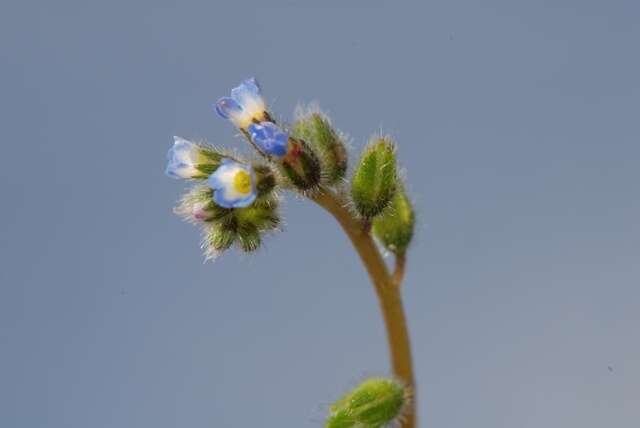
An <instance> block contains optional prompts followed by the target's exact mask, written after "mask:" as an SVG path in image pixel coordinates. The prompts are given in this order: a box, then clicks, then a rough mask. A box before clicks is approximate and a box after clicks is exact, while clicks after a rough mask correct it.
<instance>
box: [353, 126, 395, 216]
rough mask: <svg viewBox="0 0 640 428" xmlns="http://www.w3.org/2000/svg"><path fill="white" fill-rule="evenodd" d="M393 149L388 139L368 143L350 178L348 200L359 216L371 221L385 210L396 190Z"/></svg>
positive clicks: (377, 139)
mask: <svg viewBox="0 0 640 428" xmlns="http://www.w3.org/2000/svg"><path fill="white" fill-rule="evenodd" d="M396 170H397V167H396V154H395V146H394V144H393V142H392V141H391V139H390V138H389V137H379V138H375V139H373V140H371V141H370V142H369V144H368V145H367V147H365V149H364V151H363V153H362V156H361V157H360V161H359V162H358V165H357V166H356V168H355V171H354V173H353V177H352V179H351V198H352V199H353V203H354V205H355V207H356V209H357V211H358V213H360V215H361V216H363V217H365V218H373V217H375V216H377V215H378V214H380V213H381V212H382V210H384V209H385V208H386V207H387V205H388V204H389V202H390V201H391V198H392V197H393V194H394V192H395V190H396V184H397V183H396V182H397V175H396V174H397V171H396Z"/></svg>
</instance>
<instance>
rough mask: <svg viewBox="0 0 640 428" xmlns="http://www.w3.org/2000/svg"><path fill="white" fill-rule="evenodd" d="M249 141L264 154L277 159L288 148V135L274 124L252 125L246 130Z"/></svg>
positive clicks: (285, 152) (284, 153)
mask: <svg viewBox="0 0 640 428" xmlns="http://www.w3.org/2000/svg"><path fill="white" fill-rule="evenodd" d="M247 131H248V132H249V135H251V140H252V141H253V142H254V143H255V144H256V146H258V147H259V148H260V150H262V151H263V152H264V153H266V154H269V155H271V156H275V157H277V158H281V157H283V156H284V155H286V154H287V150H288V147H289V135H287V133H286V132H284V131H283V130H282V129H280V128H279V127H278V125H276V124H275V123H271V122H261V123H260V124H255V123H252V124H251V125H249V128H248V129H247Z"/></svg>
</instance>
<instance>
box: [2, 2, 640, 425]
mask: <svg viewBox="0 0 640 428" xmlns="http://www.w3.org/2000/svg"><path fill="white" fill-rule="evenodd" d="M639 21H640V8H639V7H638V4H637V2H634V1H622V0H614V1H590V0H587V1H578V0H558V1H506V0H504V1H499V0H487V1H472V0H453V1H452V0H446V1H445V0H434V1H428V2H420V3H418V2H415V3H409V2H400V1H398V2H392V1H386V2H381V1H369V2H366V1H329V2H303V1H293V0H290V1H276V2H267V1H262V2H261V1H252V2H249V1H241V2H217V1H182V2H178V1H106V2H93V1H77V2H72V1H50V2H46V1H17V0H9V1H3V2H2V5H1V6H0V76H1V78H0V118H1V119H0V123H1V130H2V136H1V138H2V152H1V153H2V167H1V168H0V192H1V193H0V194H1V195H2V202H1V206H2V209H1V210H0V233H1V235H0V260H1V262H0V263H1V269H0V283H1V287H0V425H1V426H3V427H7V428H39V427H43V428H44V427H54V428H87V427H91V428H102V427H104V428H107V427H117V428H129V427H130V428H134V427H135V428H140V427H153V428H169V427H190V428H196V427H203V428H204V427H225V428H226V427H229V428H233V427H237V428H245V427H318V426H321V425H322V421H323V418H324V416H325V414H326V412H327V408H328V405H329V404H330V403H331V402H332V401H333V400H334V399H336V398H337V397H338V396H339V395H340V394H341V393H342V392H344V391H345V390H346V389H347V388H349V387H351V386H353V385H354V384H356V383H357V382H358V381H360V380H362V379H363V378H365V377H366V376H367V375H370V374H387V373H388V359H387V350H386V341H385V337H384V331H383V326H382V322H381V320H380V316H379V313H378V308H377V303H376V300H375V297H374V293H373V291H372V289H371V286H370V285H369V283H368V281H367V277H366V274H365V272H364V270H363V268H362V267H361V265H360V264H359V261H358V259H357V257H356V255H355V253H354V252H353V250H352V248H351V247H350V244H349V242H348V241H347V240H346V239H345V237H344V236H343V235H342V233H341V232H340V230H339V229H338V227H337V225H336V224H335V223H334V221H333V220H332V219H331V218H330V217H329V216H328V215H327V214H326V213H324V212H322V211H320V210H319V209H317V207H315V206H312V205H311V204H309V203H307V202H305V201H302V200H300V199H297V198H295V197H289V198H288V200H287V202H286V203H285V205H284V207H283V208H284V211H285V216H286V227H285V231H284V232H283V233H281V234H278V235H276V236H273V237H272V238H270V239H268V240H267V242H266V245H265V247H264V248H263V249H262V250H261V251H260V252H258V253H257V254H255V255H251V256H246V255H243V254H240V253H238V252H236V251H232V252H230V253H228V254H225V255H224V256H223V257H222V258H221V259H219V260H217V261H216V262H214V263H206V264H205V263H203V257H202V254H201V251H200V249H199V245H198V244H199V242H198V241H199V233H198V230H197V229H196V228H194V227H192V226H190V225H188V224H185V223H183V222H181V221H180V220H179V219H178V218H177V217H175V216H174V215H173V214H172V206H173V205H174V203H175V201H176V200H177V199H178V197H179V195H180V193H181V191H182V189H183V188H184V187H185V185H184V183H181V182H177V181H174V180H171V179H169V178H167V177H165V176H164V175H163V169H164V162H165V153H166V150H167V149H168V148H169V146H170V145H171V143H172V136H173V135H181V136H184V137H187V138H189V137H202V138H206V139H208V140H209V141H211V142H213V143H217V144H221V145H224V146H227V147H235V148H238V149H239V150H245V151H247V152H248V149H249V148H248V147H247V144H246V143H245V142H243V141H242V140H240V139H238V138H237V137H236V136H235V131H234V130H233V129H232V127H231V126H230V125H229V124H228V123H226V122H225V121H223V120H221V119H220V118H218V117H216V116H215V114H214V113H213V110H212V107H211V106H212V103H213V102H215V100H216V99H217V98H218V97H220V96H222V95H227V94H228V92H229V90H230V89H231V88H232V87H233V86H235V85H236V84H237V83H238V82H239V81H240V80H241V79H244V78H246V77H249V76H252V75H255V76H257V77H258V78H259V79H260V80H261V83H262V85H263V89H264V92H265V95H266V96H267V97H268V99H269V103H270V105H271V107H272V109H273V111H274V112H276V113H277V114H278V115H281V116H282V117H283V118H290V117H291V113H292V111H293V109H294V107H295V105H296V104H297V103H298V102H300V101H311V100H317V101H319V103H320V105H321V106H322V107H324V108H325V109H326V110H328V112H329V113H330V114H331V116H332V117H333V120H334V122H335V124H336V125H337V126H338V127H340V128H341V129H343V130H344V131H346V132H348V133H349V134H350V135H351V137H352V139H353V150H352V157H354V156H356V154H357V152H358V151H359V150H360V149H361V148H362V146H363V145H364V144H365V142H366V140H367V138H368V137H369V136H370V135H371V134H372V133H373V132H376V131H380V130H382V131H383V132H388V133H391V134H392V135H394V136H395V138H396V139H397V141H398V144H399V157H400V160H401V162H402V164H403V166H404V167H405V168H406V175H407V178H408V183H409V188H410V190H411V191H412V194H413V195H414V199H415V203H416V207H417V211H418V222H419V224H418V230H417V235H416V239H415V245H414V247H413V249H412V252H411V254H410V256H409V263H410V264H409V268H408V273H407V278H406V280H407V281H406V285H405V296H406V306H407V311H408V320H409V324H410V328H411V335H412V339H413V344H414V351H415V363H416V370H417V377H418V382H419V388H420V391H419V392H420V396H419V410H420V421H421V426H422V427H427V428H429V427H438V428H444V427H452V428H455V427H468V426H474V427H476V428H495V427H505V428H507V427H508V428H512V427H523V428H525V427H526V428H529V427H530V428H539V427H545V428H553V427H558V428H566V427H580V428H602V427H616V428H635V427H637V424H638V420H640V338H639V334H638V329H639V327H640V290H639V285H640V263H639V258H640V257H639V256H640V192H639V189H638V184H639V183H640V138H639V137H640V120H639V112H640V82H639V76H640V57H639V56H638V46H639V44H640V26H639V25H638V22H639Z"/></svg>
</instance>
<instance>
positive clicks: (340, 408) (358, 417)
mask: <svg viewBox="0 0 640 428" xmlns="http://www.w3.org/2000/svg"><path fill="white" fill-rule="evenodd" d="M407 402H408V394H407V392H406V390H405V387H404V386H403V385H401V384H400V383H398V382H395V381H393V380H390V379H370V380H367V381H365V382H363V383H362V384H360V385H359V386H357V387H356V388H355V389H353V390H352V391H351V392H349V393H347V394H346V395H345V396H344V397H342V398H341V399H340V400H339V401H338V402H337V403H335V404H334V405H333V406H331V413H330V414H329V417H328V418H327V421H326V424H325V426H326V428H352V427H353V428H379V427H381V426H383V425H386V424H390V423H391V422H393V421H395V420H397V418H398V417H400V416H401V415H402V411H403V410H404V408H405V407H406V404H407Z"/></svg>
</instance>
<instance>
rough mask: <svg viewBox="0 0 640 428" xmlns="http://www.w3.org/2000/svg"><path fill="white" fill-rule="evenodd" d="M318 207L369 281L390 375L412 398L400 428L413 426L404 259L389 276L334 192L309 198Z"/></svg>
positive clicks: (363, 231)
mask: <svg viewBox="0 0 640 428" xmlns="http://www.w3.org/2000/svg"><path fill="white" fill-rule="evenodd" d="M311 199H313V201H315V202H316V203H317V204H318V205H320V206H321V207H323V208H324V209H325V210H327V211H329V213H331V214H332V215H333V216H334V217H335V219H336V220H337V221H338V223H339V224H340V226H342V229H343V230H344V231H345V233H346V234H347V236H349V239H350V240H351V243H352V244H353V246H354V248H355V249H356V251H357V252H358V254H359V255H360V259H362V262H363V264H364V266H365V268H366V270H367V273H368V274H369V277H370V278H371V282H372V283H373V286H374V289H375V291H376V295H377V296H378V301H379V303H380V309H381V311H382V317H383V319H384V323H385V327H386V329H387V340H388V342H389V353H390V357H391V367H392V369H393V374H394V375H395V376H396V377H397V378H398V379H399V380H401V381H403V382H405V383H406V384H407V385H408V386H409V388H410V389H411V392H412V395H413V398H412V400H411V403H410V405H409V406H410V407H409V409H408V411H407V413H406V415H405V418H404V420H403V421H402V425H401V427H402V428H414V427H415V424H416V412H415V379H414V376H413V364H412V361H411V344H410V342H409V332H408V329H407V322H406V319H405V315H404V308H403V306H402V298H401V295H400V281H401V280H402V276H403V272H404V257H402V259H400V258H399V259H398V260H397V263H398V265H397V267H396V274H395V275H391V274H390V273H389V270H388V269H387V265H386V263H385V261H384V259H383V258H382V255H381V254H380V251H378V248H377V246H376V244H375V242H374V241H373V238H372V237H371V235H370V234H369V231H368V228H366V227H363V226H364V224H363V223H364V222H362V221H360V220H358V219H356V218H355V217H354V216H353V215H352V214H351V212H350V211H349V210H348V209H347V208H345V202H344V201H343V200H342V199H341V198H340V197H339V196H337V195H336V194H335V193H334V192H332V191H330V190H328V189H322V191H321V192H318V193H317V194H316V195H313V196H312V197H311Z"/></svg>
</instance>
